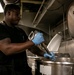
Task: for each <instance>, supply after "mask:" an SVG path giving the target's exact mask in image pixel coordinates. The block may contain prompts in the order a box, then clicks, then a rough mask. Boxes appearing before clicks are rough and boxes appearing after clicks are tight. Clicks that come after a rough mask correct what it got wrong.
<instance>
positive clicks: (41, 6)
mask: <svg viewBox="0 0 74 75" xmlns="http://www.w3.org/2000/svg"><path fill="white" fill-rule="evenodd" d="M44 3H45V0H43V1H42V3H41V6H40V8H39V10H38V12H37V14H36V16H35V18H34V20H33V23H32V25H33V24H34V23H35V21H36V19H37V17H38V15H39V13H40V10H41V8H42V6H43V4H44Z"/></svg>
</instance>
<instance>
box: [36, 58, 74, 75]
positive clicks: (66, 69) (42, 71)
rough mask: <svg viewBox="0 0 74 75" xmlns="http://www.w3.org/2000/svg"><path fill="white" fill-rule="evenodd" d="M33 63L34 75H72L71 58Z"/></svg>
mask: <svg viewBox="0 0 74 75" xmlns="http://www.w3.org/2000/svg"><path fill="white" fill-rule="evenodd" d="M35 62H36V70H35V75H73V68H74V66H73V65H74V63H73V61H72V59H71V58H60V59H57V60H56V61H55V62H53V61H49V60H48V59H45V58H42V59H38V60H36V61H35Z"/></svg>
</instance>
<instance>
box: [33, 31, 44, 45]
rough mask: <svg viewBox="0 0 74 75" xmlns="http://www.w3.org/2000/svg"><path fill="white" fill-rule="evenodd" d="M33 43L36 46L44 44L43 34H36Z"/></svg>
mask: <svg viewBox="0 0 74 75" xmlns="http://www.w3.org/2000/svg"><path fill="white" fill-rule="evenodd" d="M32 42H33V43H34V44H35V45H39V44H41V43H42V42H44V37H43V34H42V33H40V32H38V33H36V34H35V36H34V39H32Z"/></svg>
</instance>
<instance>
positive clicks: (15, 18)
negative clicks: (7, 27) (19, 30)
mask: <svg viewBox="0 0 74 75" xmlns="http://www.w3.org/2000/svg"><path fill="white" fill-rule="evenodd" d="M8 19H9V21H10V24H11V25H17V24H18V23H19V20H20V10H12V11H9V16H8Z"/></svg>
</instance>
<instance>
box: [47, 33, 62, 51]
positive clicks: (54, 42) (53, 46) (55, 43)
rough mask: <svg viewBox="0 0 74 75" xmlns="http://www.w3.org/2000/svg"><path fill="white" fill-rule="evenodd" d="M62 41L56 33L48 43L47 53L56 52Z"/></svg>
mask: <svg viewBox="0 0 74 75" xmlns="http://www.w3.org/2000/svg"><path fill="white" fill-rule="evenodd" d="M61 40H62V35H61V32H59V33H57V34H56V35H55V36H54V37H53V38H52V39H51V41H50V42H49V43H48V45H47V48H48V50H49V51H53V52H57V51H58V49H59V46H60V43H61Z"/></svg>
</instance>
